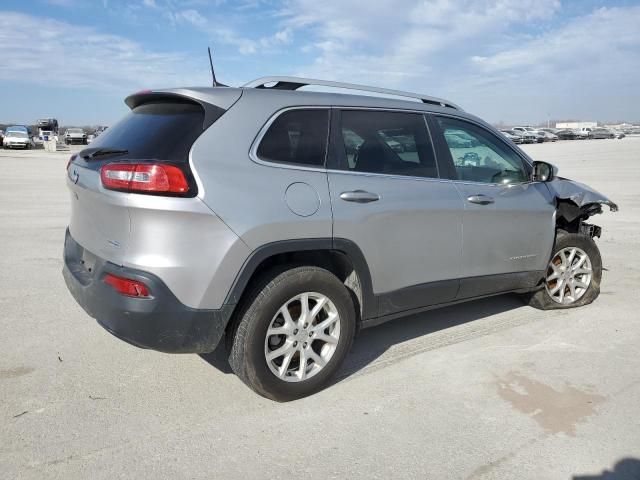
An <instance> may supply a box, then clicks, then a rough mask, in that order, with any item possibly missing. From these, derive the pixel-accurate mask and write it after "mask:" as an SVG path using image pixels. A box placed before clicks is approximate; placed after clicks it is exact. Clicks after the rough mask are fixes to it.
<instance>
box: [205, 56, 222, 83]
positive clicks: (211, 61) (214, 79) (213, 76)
mask: <svg viewBox="0 0 640 480" xmlns="http://www.w3.org/2000/svg"><path fill="white" fill-rule="evenodd" d="M207 50H208V51H209V65H211V77H212V78H213V86H214V87H217V86H218V85H220V84H219V83H218V81H217V80H216V72H215V71H214V70H213V60H212V59H211V47H207Z"/></svg>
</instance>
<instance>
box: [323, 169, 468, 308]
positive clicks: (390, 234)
mask: <svg viewBox="0 0 640 480" xmlns="http://www.w3.org/2000/svg"><path fill="white" fill-rule="evenodd" d="M329 190H330V196H331V203H332V208H333V235H334V237H342V238H347V239H349V240H352V241H354V242H355V243H356V244H357V245H358V246H359V247H360V249H361V250H362V252H363V254H364V256H365V258H366V260H367V263H368V264H369V269H370V271H371V279H372V284H373V291H374V293H375V294H381V293H385V292H391V291H394V290H399V289H402V288H405V287H410V286H414V285H419V284H424V283H428V282H436V281H439V280H449V279H457V278H459V277H460V267H461V265H460V256H461V253H462V202H461V200H460V196H459V195H458V192H457V191H456V189H455V187H454V186H453V184H452V183H451V182H450V181H446V180H445V181H441V180H435V179H434V180H430V179H414V178H401V177H387V176H384V175H366V174H358V173H348V172H336V171H330V172H329ZM356 190H362V191H365V192H369V193H374V194H376V195H378V196H379V200H377V201H374V202H370V203H356V202H348V201H345V200H343V199H341V198H340V195H341V194H342V193H344V192H351V191H356ZM456 290H457V288H456ZM453 295H454V296H455V292H453ZM425 301H426V300H425ZM425 304H426V303H425Z"/></svg>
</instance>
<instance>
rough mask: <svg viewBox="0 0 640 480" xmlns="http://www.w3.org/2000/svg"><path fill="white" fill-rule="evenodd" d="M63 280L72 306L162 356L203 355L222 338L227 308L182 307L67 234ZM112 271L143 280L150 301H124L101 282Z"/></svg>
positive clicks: (159, 287) (161, 287)
mask: <svg viewBox="0 0 640 480" xmlns="http://www.w3.org/2000/svg"><path fill="white" fill-rule="evenodd" d="M62 273H63V276H64V279H65V282H66V284H67V288H68V289H69V291H70V292H71V294H72V295H73V297H74V298H75V300H76V302H78V304H79V305H80V306H81V307H82V308H83V309H84V310H85V311H86V312H87V313H88V314H89V315H90V316H91V317H93V318H95V319H96V320H97V321H98V323H99V324H100V325H102V326H103V327H104V328H105V329H106V330H107V331H109V332H110V333H112V334H113V335H115V336H116V337H118V338H120V339H121V340H124V341H125V342H128V343H130V344H132V345H135V346H137V347H141V348H149V349H152V350H158V351H160V352H167V353H206V352H211V351H213V350H215V348H216V346H217V345H218V343H219V342H220V339H221V338H222V336H223V335H224V331H225V328H226V326H227V323H228V321H229V318H230V317H231V313H232V311H233V305H226V306H223V307H222V308H221V309H219V310H199V309H193V308H190V307H187V306H185V305H184V304H182V303H181V302H180V301H179V300H178V299H177V298H176V297H175V295H174V294H173V293H172V292H171V290H169V288H168V287H167V286H166V285H165V284H164V282H163V281H162V280H160V279H159V278H158V277H157V276H155V275H153V274H151V273H148V272H143V271H140V270H135V269H132V268H126V267H120V266H118V265H115V264H113V263H110V262H107V261H105V260H103V259H101V258H99V257H96V256H94V255H92V254H91V253H89V252H85V249H84V248H83V247H82V246H81V245H80V244H78V243H77V242H76V241H75V240H74V239H73V237H71V235H70V233H69V230H67V233H66V237H65V244H64V268H63V272H62ZM107 273H112V274H114V275H118V276H121V277H127V278H131V279H135V280H139V281H142V282H144V284H145V285H147V287H148V288H149V292H150V294H151V297H150V298H135V297H127V296H124V295H121V294H119V293H117V292H116V291H115V290H114V289H113V288H112V287H111V286H109V285H107V284H106V283H104V282H103V278H104V276H105V274H107Z"/></svg>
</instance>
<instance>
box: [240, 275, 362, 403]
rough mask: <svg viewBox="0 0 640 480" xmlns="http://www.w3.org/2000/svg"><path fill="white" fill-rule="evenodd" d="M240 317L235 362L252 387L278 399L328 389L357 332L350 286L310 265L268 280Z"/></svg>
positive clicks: (253, 294)
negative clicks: (326, 387) (329, 382)
mask: <svg viewBox="0 0 640 480" xmlns="http://www.w3.org/2000/svg"><path fill="white" fill-rule="evenodd" d="M238 315H239V317H238V324H237V328H236V331H235V334H234V335H233V337H232V339H231V342H230V351H229V364H230V365H231V368H232V370H233V371H234V372H235V374H236V375H237V376H238V377H239V378H240V379H241V380H242V381H243V382H244V383H245V384H247V386H249V388H251V389H252V390H254V391H255V392H257V393H258V394H260V395H262V396H264V397H267V398H270V399H272V400H276V401H289V400H295V399H298V398H302V397H305V396H307V395H311V394H313V393H316V392H318V391H319V390H321V389H322V388H323V387H324V386H326V384H327V382H328V381H329V380H330V379H331V377H333V375H334V374H335V373H336V371H337V370H338V368H339V367H340V365H341V364H342V361H343V360H344V358H345V357H346V355H347V353H348V351H349V349H350V348H351V344H352V342H353V337H354V334H355V328H356V316H355V308H354V305H353V301H352V299H351V296H350V294H349V292H348V290H347V288H346V287H345V286H344V285H343V284H342V282H340V280H338V278H337V277H336V276H335V275H333V274H332V273H331V272H329V271H327V270H325V269H322V268H318V267H310V266H309V267H296V268H291V269H289V270H286V271H284V272H282V273H275V272H274V273H273V274H271V275H267V276H266V277H264V278H263V279H262V281H260V282H258V283H257V284H256V285H255V286H254V288H253V289H252V290H251V291H250V292H249V296H248V298H247V299H246V300H245V301H244V302H243V305H241V306H240V311H239V312H238Z"/></svg>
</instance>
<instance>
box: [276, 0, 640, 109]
mask: <svg viewBox="0 0 640 480" xmlns="http://www.w3.org/2000/svg"><path fill="white" fill-rule="evenodd" d="M590 12H591V11H590V10H586V9H585V12H584V15H583V16H580V17H573V18H570V17H566V16H565V17H564V18H563V16H562V15H563V13H564V11H563V9H562V5H561V3H560V1H559V0H460V1H453V0H432V1H426V0H406V1H403V2H399V1H395V0H377V1H376V2H375V6H374V4H373V3H371V4H370V6H369V7H363V4H362V2H360V1H358V0H323V2H317V1H315V0H290V1H289V2H288V3H287V5H286V7H285V8H283V9H282V10H281V12H280V17H281V20H282V22H283V24H284V25H285V26H286V27H288V28H290V29H291V30H292V32H293V35H294V36H295V38H296V39H300V38H303V35H304V38H306V41H305V42H304V43H303V44H301V45H300V49H301V52H303V53H305V54H306V56H309V55H311V56H312V58H313V60H312V61H311V62H310V63H307V64H306V65H298V67H297V72H295V73H296V74H298V75H304V76H312V77H321V78H330V79H337V80H344V81H351V82H361V83H369V84H371V83H373V84H376V85H382V86H388V87H394V88H402V89H408V90H415V91H420V92H424V93H427V94H431V95H436V96H442V97H445V98H446V97H449V98H451V100H452V101H454V102H456V103H459V104H461V105H463V106H466V107H468V108H469V109H470V110H472V111H475V112H477V113H479V114H481V115H482V116H488V117H489V119H491V120H499V119H506V120H508V119H510V118H511V119H516V120H518V119H519V120H525V119H526V120H527V121H538V120H540V119H546V118H547V114H550V115H558V116H576V117H580V116H589V115H590V116H594V115H598V116H607V117H614V118H616V117H617V116H620V117H625V116H627V117H629V116H631V115H634V117H632V118H638V114H637V113H635V111H633V109H634V108H636V107H637V104H638V93H637V86H636V87H635V88H634V87H632V86H631V84H632V83H634V82H635V84H636V85H637V83H638V81H640V78H639V76H640V75H639V73H638V72H640V56H639V55H640V54H639V52H640V34H639V33H638V28H637V26H638V19H639V18H640V7H620V8H602V9H598V10H595V11H593V12H591V13H590ZM551 25H553V27H551ZM612 87H613V89H612ZM623 92H624V93H623ZM624 97H627V101H625V100H623V98H624ZM630 99H633V100H635V102H631V104H632V105H636V107H633V108H632V107H631V106H630V102H629V100H630Z"/></svg>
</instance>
